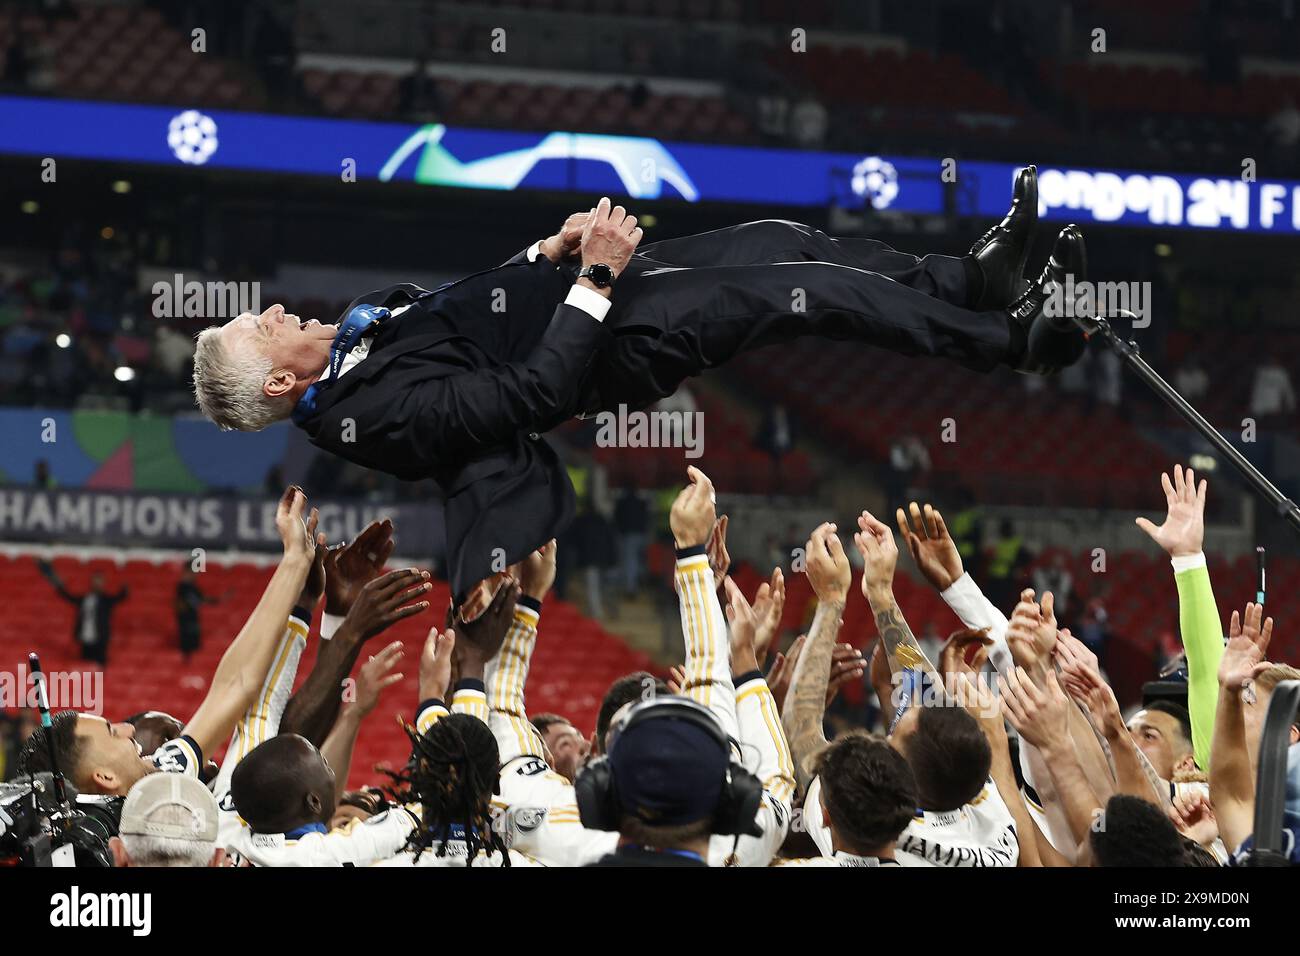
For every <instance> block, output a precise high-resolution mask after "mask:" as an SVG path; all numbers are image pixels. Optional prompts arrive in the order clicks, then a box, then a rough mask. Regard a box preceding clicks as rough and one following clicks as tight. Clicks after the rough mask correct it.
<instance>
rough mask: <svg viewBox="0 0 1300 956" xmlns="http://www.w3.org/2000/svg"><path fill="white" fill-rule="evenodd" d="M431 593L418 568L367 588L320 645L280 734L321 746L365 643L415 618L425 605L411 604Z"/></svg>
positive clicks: (393, 573)
mask: <svg viewBox="0 0 1300 956" xmlns="http://www.w3.org/2000/svg"><path fill="white" fill-rule="evenodd" d="M431 587H432V585H431V584H429V572H428V571H421V570H419V569H418V568H404V569H402V570H398V571H390V572H389V573H388V574H385V575H383V576H381V577H378V578H375V579H374V580H372V581H368V582H366V584H365V585H363V586H362V587H361V589H360V594H359V596H358V597H357V598H356V599H355V601H354V602H353V604H352V606H351V607H350V608H349V609H348V612H347V615H346V616H345V617H344V619H343V623H342V624H341V625H340V626H339V628H338V630H337V631H336V632H335V634H334V636H333V637H332V638H331V639H330V640H328V641H322V642H321V644H320V650H319V651H318V652H317V654H316V666H315V667H313V668H312V671H311V673H310V674H309V675H308V676H307V680H306V681H305V682H304V683H303V685H302V687H300V688H298V692H297V693H295V694H294V695H293V697H292V698H291V699H290V700H289V704H288V706H287V707H286V708H285V711H284V717H283V718H282V720H281V724H280V727H281V732H282V733H294V734H301V735H302V736H304V737H306V738H307V739H308V740H310V741H311V742H312V743H314V744H317V745H318V746H319V744H320V743H323V742H324V740H325V737H326V735H327V734H328V733H329V732H330V728H331V727H333V726H334V722H335V720H337V719H338V713H339V707H340V706H341V705H342V702H343V700H342V696H341V688H342V685H343V679H344V678H345V677H347V676H348V674H350V673H352V668H353V667H354V666H356V662H357V658H358V657H359V656H360V655H361V649H362V647H364V646H365V643H366V641H368V640H369V639H370V638H372V637H374V636H375V635H376V634H379V633H381V632H383V631H385V630H387V629H388V628H389V627H390V626H392V625H393V624H395V623H396V622H398V621H400V620H402V619H403V618H407V617H410V616H411V615H412V614H418V613H420V612H421V611H423V610H425V609H426V608H427V607H428V606H429V602H428V601H423V600H420V601H414V603H411V604H407V603H406V602H407V601H411V600H412V599H414V598H418V597H421V596H422V595H424V594H426V593H427V592H428V591H429V589H430V588H431Z"/></svg>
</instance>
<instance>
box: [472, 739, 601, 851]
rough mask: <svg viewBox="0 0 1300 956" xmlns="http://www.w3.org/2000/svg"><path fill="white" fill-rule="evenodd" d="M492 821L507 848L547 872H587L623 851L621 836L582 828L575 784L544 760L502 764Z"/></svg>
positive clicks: (529, 758) (525, 758) (526, 758)
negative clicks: (558, 869)
mask: <svg viewBox="0 0 1300 956" xmlns="http://www.w3.org/2000/svg"><path fill="white" fill-rule="evenodd" d="M492 819H493V826H494V827H496V828H497V832H499V833H500V834H501V835H502V839H504V840H505V843H506V846H508V847H509V848H510V849H511V850H512V851H516V852H521V853H526V854H527V855H528V856H530V857H532V858H534V859H535V860H537V861H539V862H540V863H543V864H544V865H546V866H586V865H587V864H589V863H594V862H596V861H597V860H599V859H600V858H601V857H603V856H605V855H607V854H610V853H613V852H614V849H615V848H616V847H617V846H618V834H617V833H609V832H606V831H604V830H589V829H587V828H586V827H584V826H583V825H582V818H581V815H580V814H579V813H578V799H577V795H576V794H575V793H574V790H573V784H571V783H569V781H568V780H566V779H565V778H564V777H562V776H560V775H559V774H558V773H556V772H555V771H553V770H552V769H551V768H550V767H548V766H547V765H546V762H545V761H544V760H542V759H541V758H540V757H534V756H529V755H525V756H521V757H516V758H515V759H513V760H510V761H507V762H506V763H504V764H502V766H501V785H500V792H499V793H498V794H497V795H495V796H494V797H493V798H492Z"/></svg>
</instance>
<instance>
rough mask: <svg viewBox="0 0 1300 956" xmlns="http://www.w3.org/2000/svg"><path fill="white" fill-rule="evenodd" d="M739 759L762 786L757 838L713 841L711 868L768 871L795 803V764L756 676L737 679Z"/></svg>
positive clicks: (773, 706)
mask: <svg viewBox="0 0 1300 956" xmlns="http://www.w3.org/2000/svg"><path fill="white" fill-rule="evenodd" d="M736 719H737V722H738V725H739V729H740V733H739V737H738V740H739V741H740V749H741V759H742V761H743V763H744V765H745V769H746V770H748V771H750V772H751V773H752V774H754V776H756V777H758V779H759V780H761V781H762V783H763V799H762V802H761V803H760V804H759V808H758V824H759V827H760V828H761V829H762V831H763V833H762V835H761V836H756V837H755V836H742V837H741V838H740V840H739V841H737V840H736V839H735V838H734V837H713V838H712V839H710V841H709V865H710V866H726V865H734V866H767V865H768V863H770V862H771V860H772V858H773V857H774V856H775V855H776V852H777V850H779V849H780V848H781V844H782V843H784V842H785V837H786V833H787V832H788V831H789V828H790V801H791V800H792V799H793V798H794V789H795V776H794V758H793V757H791V755H790V745H789V744H788V743H787V741H786V737H785V728H784V727H783V726H782V725H781V712H780V710H779V709H778V708H777V706H776V698H774V697H773V696H772V691H771V689H770V688H768V686H767V681H766V680H764V679H763V675H762V674H761V673H759V672H758V671H755V672H753V674H748V675H745V676H743V677H742V678H741V679H740V686H739V687H738V688H737V690H736Z"/></svg>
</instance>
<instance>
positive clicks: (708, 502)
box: [668, 465, 717, 548]
mask: <svg viewBox="0 0 1300 956" xmlns="http://www.w3.org/2000/svg"><path fill="white" fill-rule="evenodd" d="M686 476H687V478H688V479H689V480H690V484H688V485H687V486H686V487H685V488H683V489H682V490H681V491H680V492H679V493H678V495H677V498H676V500H674V501H673V506H672V508H671V510H669V512H668V527H669V528H671V529H672V532H673V541H674V542H675V543H676V545H677V547H678V548H695V547H699V546H700V545H704V544H708V541H709V537H710V536H711V535H712V534H713V525H714V522H715V521H716V520H717V514H716V506H717V495H716V494H715V493H714V491H713V482H711V481H710V480H709V476H708V475H706V474H705V473H704V472H702V471H700V469H698V468H696V467H695V466H694V465H692V466H690V467H689V468H687V469H686Z"/></svg>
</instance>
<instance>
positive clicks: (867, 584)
mask: <svg viewBox="0 0 1300 956" xmlns="http://www.w3.org/2000/svg"><path fill="white" fill-rule="evenodd" d="M858 527H859V528H860V529H861V530H860V531H858V532H857V533H856V534H855V535H854V536H853V543H854V544H856V545H857V546H858V553H859V554H861V555H862V594H863V596H864V597H865V598H866V599H867V603H869V604H870V605H871V613H872V615H873V616H874V617H875V620H876V630H877V631H879V632H880V640H881V643H882V644H883V645H884V648H885V656H886V659H887V660H888V661H889V669H890V670H891V671H897V670H899V669H900V668H912V667H919V668H921V669H922V670H924V671H925V672H926V673H927V674H929V675H931V676H932V677H934V678H935V679H936V680H940V681H941V680H942V678H940V676H939V674H938V672H937V671H936V670H935V669H934V665H933V664H932V663H931V662H930V661H929V660H927V659H926V656H925V654H924V653H923V652H922V651H921V645H920V644H918V643H917V641H916V638H915V637H914V636H913V634H912V630H911V628H909V627H908V626H907V621H906V620H904V619H903V612H902V611H901V610H900V609H899V607H898V602H896V601H895V600H894V568H895V567H896V566H897V565H898V545H897V544H896V543H895V542H894V533H893V532H892V531H890V530H889V526H888V525H886V524H885V523H884V522H883V521H880V520H879V519H877V518H876V517H874V516H873V515H872V514H871V512H869V511H864V512H862V514H861V515H860V516H859V517H858ZM882 703H883V702H882Z"/></svg>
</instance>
